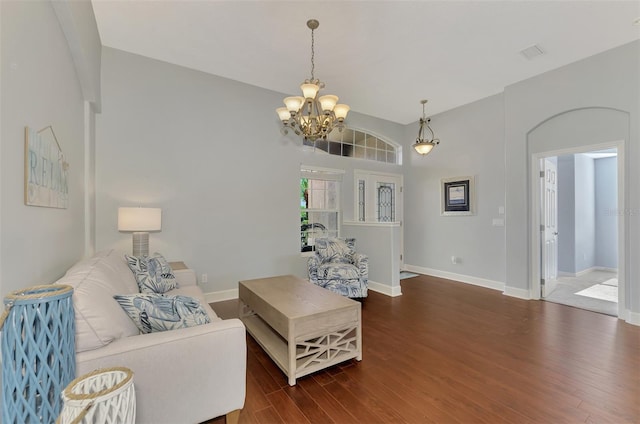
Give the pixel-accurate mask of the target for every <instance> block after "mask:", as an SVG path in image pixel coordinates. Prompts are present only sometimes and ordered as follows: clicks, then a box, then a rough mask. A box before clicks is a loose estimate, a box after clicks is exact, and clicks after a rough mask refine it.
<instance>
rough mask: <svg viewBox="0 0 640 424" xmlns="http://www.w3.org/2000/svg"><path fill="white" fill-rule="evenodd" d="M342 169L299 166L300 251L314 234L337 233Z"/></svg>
mask: <svg viewBox="0 0 640 424" xmlns="http://www.w3.org/2000/svg"><path fill="white" fill-rule="evenodd" d="M343 173H344V171H340V170H331V169H325V168H313V167H303V168H302V170H301V176H300V251H301V252H311V251H314V250H315V240H316V239H317V238H318V237H338V236H339V235H340V185H341V182H342V174H343Z"/></svg>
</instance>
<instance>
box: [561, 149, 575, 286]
mask: <svg viewBox="0 0 640 424" xmlns="http://www.w3.org/2000/svg"><path fill="white" fill-rule="evenodd" d="M574 162H575V157H574V155H563V156H559V157H558V272H561V273H566V274H572V275H573V274H575V273H576V224H575V222H576V220H575V216H576V196H575V182H576V178H575V166H574Z"/></svg>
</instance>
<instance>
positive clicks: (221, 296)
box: [204, 281, 402, 303]
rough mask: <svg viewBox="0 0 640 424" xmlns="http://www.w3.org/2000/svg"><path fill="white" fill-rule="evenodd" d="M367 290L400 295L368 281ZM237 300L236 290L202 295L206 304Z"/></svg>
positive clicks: (391, 289)
mask: <svg viewBox="0 0 640 424" xmlns="http://www.w3.org/2000/svg"><path fill="white" fill-rule="evenodd" d="M369 290H373V291H374V292H377V293H382V294H384V295H386V296H391V297H396V296H400V295H402V291H401V288H400V286H398V287H390V286H388V285H386V284H381V283H376V282H375V281H369ZM237 298H238V289H230V290H221V291H216V292H210V293H205V294H204V299H205V300H206V301H207V303H214V302H222V301H225V300H232V299H237Z"/></svg>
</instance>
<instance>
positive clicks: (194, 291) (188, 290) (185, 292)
mask: <svg viewBox="0 0 640 424" xmlns="http://www.w3.org/2000/svg"><path fill="white" fill-rule="evenodd" d="M165 295H173V296H175V295H179V296H187V297H193V298H194V299H197V300H198V301H199V302H200V306H202V309H204V310H205V312H206V313H207V315H209V318H210V319H211V321H212V322H213V321H220V320H221V318H219V317H218V315H217V314H216V313H215V311H214V310H213V309H211V306H209V304H208V303H207V301H206V299H205V298H204V295H203V293H202V290H201V289H200V287H198V286H195V285H193V286H186V285H182V284H181V285H180V287H179V288H177V289H175V290H171V291H170V292H168V293H165Z"/></svg>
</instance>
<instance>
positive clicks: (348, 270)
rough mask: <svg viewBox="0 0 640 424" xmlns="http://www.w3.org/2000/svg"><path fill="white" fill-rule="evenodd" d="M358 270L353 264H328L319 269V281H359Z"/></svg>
mask: <svg viewBox="0 0 640 424" xmlns="http://www.w3.org/2000/svg"><path fill="white" fill-rule="evenodd" d="M359 278H360V274H359V272H358V268H356V267H355V265H352V264H345V263H327V264H323V265H320V266H319V267H318V279H319V280H358V279H359Z"/></svg>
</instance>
